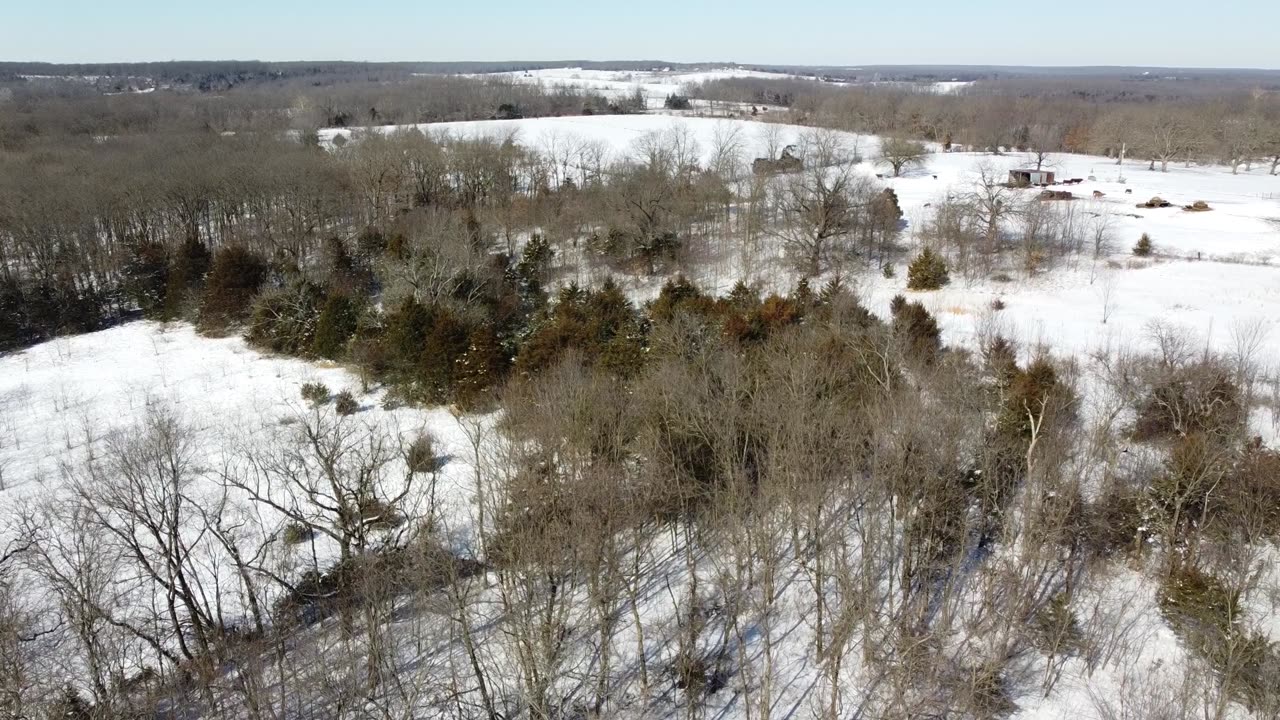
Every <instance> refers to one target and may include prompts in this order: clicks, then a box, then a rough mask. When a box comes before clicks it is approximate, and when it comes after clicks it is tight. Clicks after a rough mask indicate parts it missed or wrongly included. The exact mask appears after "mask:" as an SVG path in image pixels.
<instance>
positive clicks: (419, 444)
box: [404, 433, 437, 473]
mask: <svg viewBox="0 0 1280 720" xmlns="http://www.w3.org/2000/svg"><path fill="white" fill-rule="evenodd" d="M404 459H405V464H407V465H408V466H409V472H412V473H429V472H433V471H435V469H436V467H437V458H436V443H435V438H433V437H432V436H431V435H429V434H427V433H422V434H421V435H418V436H417V437H415V438H414V439H413V442H411V443H409V448H408V449H407V450H406V451H405V457H404Z"/></svg>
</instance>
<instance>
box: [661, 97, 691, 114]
mask: <svg viewBox="0 0 1280 720" xmlns="http://www.w3.org/2000/svg"><path fill="white" fill-rule="evenodd" d="M662 106H663V107H665V108H666V109H668V110H688V109H689V108H691V107H693V105H692V103H690V102H689V98H687V97H685V96H684V95H677V94H675V93H672V94H670V95H668V96H667V99H666V100H664V101H663V103H662Z"/></svg>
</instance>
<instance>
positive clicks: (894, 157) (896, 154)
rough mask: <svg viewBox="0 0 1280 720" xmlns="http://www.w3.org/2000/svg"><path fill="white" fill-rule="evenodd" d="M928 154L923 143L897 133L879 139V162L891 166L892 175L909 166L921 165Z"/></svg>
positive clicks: (895, 175) (898, 173)
mask: <svg viewBox="0 0 1280 720" xmlns="http://www.w3.org/2000/svg"><path fill="white" fill-rule="evenodd" d="M928 154H929V151H928V149H927V148H925V146H924V144H923V143H919V142H916V141H915V140H909V139H907V138H904V137H900V136H897V135H891V136H889V137H885V138H881V140H880V162H881V163H882V164H884V165H888V166H889V167H891V168H893V176H894V177H898V176H899V175H901V174H902V171H903V170H905V169H907V168H909V167H916V166H923V165H924V163H925V159H926V158H927V157H928Z"/></svg>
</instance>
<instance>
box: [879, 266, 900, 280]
mask: <svg viewBox="0 0 1280 720" xmlns="http://www.w3.org/2000/svg"><path fill="white" fill-rule="evenodd" d="M880 274H881V275H883V276H884V279H885V280H892V279H893V278H894V277H896V276H897V274H898V273H897V272H895V271H894V269H893V263H891V262H887V263H885V264H884V265H881V266H880Z"/></svg>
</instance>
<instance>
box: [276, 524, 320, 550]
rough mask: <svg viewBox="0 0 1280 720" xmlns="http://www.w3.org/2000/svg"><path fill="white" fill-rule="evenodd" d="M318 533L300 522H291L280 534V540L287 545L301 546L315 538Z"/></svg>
mask: <svg viewBox="0 0 1280 720" xmlns="http://www.w3.org/2000/svg"><path fill="white" fill-rule="evenodd" d="M315 535H316V531H315V529H314V528H312V527H311V526H310V525H307V524H306V523H300V522H291V523H289V524H287V525H285V526H284V529H283V530H282V531H281V533H280V540H281V541H283V542H284V544H286V545H301V544H302V543H304V542H308V541H309V540H311V538H313V537H315Z"/></svg>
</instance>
